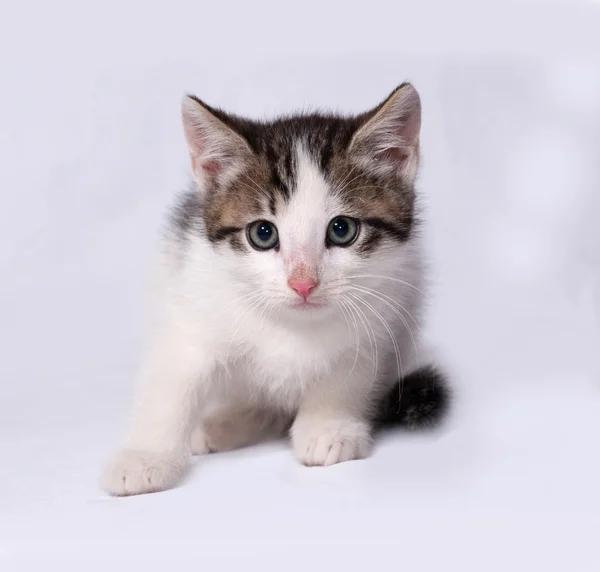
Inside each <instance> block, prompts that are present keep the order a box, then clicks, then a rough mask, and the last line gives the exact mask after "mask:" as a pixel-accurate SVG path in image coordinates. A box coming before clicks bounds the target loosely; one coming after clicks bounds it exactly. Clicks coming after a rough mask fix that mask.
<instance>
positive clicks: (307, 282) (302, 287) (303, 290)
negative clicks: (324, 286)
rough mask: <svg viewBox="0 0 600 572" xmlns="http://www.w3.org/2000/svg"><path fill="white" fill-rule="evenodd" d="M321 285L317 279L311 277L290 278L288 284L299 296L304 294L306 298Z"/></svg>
mask: <svg viewBox="0 0 600 572" xmlns="http://www.w3.org/2000/svg"><path fill="white" fill-rule="evenodd" d="M318 285H319V283H318V282H317V281H316V280H311V279H306V278H305V279H300V280H296V279H294V278H290V279H289V280H288V286H289V287H290V288H291V289H292V290H294V291H295V292H296V293H297V294H298V296H302V297H303V298H304V299H305V300H306V298H308V295H309V294H310V293H311V292H312V291H313V290H314V289H315V288H316V287H317V286H318Z"/></svg>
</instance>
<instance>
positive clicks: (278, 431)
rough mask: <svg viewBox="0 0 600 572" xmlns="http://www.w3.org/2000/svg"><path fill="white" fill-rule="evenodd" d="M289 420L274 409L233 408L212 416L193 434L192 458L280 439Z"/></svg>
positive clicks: (236, 406) (287, 426) (241, 406)
mask: <svg viewBox="0 0 600 572" xmlns="http://www.w3.org/2000/svg"><path fill="white" fill-rule="evenodd" d="M291 422H292V418H291V416H290V415H287V414H285V413H283V412H280V411H277V410H275V409H266V408H261V407H253V406H252V405H242V404H239V405H233V406H230V407H226V408H222V409H220V410H218V411H215V412H213V413H211V414H210V415H209V416H208V417H206V418H205V419H203V420H202V421H201V423H200V424H199V425H197V426H196V428H195V429H194V431H193V432H192V437H191V448H192V454H194V455H203V454H205V453H215V452H219V451H230V450H232V449H239V448H241V447H247V446H249V445H254V444H256V443H260V442H262V441H269V440H273V439H279V438H281V437H283V436H284V435H285V433H286V431H287V430H288V429H289V428H290V425H291Z"/></svg>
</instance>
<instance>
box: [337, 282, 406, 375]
mask: <svg viewBox="0 0 600 572" xmlns="http://www.w3.org/2000/svg"><path fill="white" fill-rule="evenodd" d="M348 295H349V296H352V297H353V298H354V299H355V300H356V301H357V302H360V303H361V304H363V305H364V306H365V307H366V308H368V309H369V310H371V312H372V313H373V314H374V315H375V317H376V318H377V319H378V320H379V321H380V322H381V324H382V325H383V327H384V328H385V329H386V330H387V333H388V334H389V336H390V339H391V340H392V344H393V346H394V351H395V352H396V365H397V366H398V376H399V379H403V378H404V368H403V367H402V359H401V358H400V348H399V346H398V342H397V340H396V336H394V332H393V331H392V329H391V328H390V326H389V324H388V323H387V322H386V320H385V318H383V316H382V315H381V314H380V313H379V312H378V311H377V310H376V309H375V308H373V306H372V305H371V304H369V302H367V301H366V300H364V299H363V298H361V297H360V296H359V295H358V294H354V293H353V292H349V293H348Z"/></svg>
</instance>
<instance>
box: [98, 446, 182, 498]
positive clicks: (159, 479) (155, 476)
mask: <svg viewBox="0 0 600 572" xmlns="http://www.w3.org/2000/svg"><path fill="white" fill-rule="evenodd" d="M186 464H187V463H186V459H185V457H183V456H181V455H168V454H161V453H154V452H151V451H135V450H127V449H125V450H123V451H119V452H118V453H117V454H116V455H115V456H114V457H113V458H112V459H111V461H110V462H109V464H108V466H107V467H106V470H105V471H104V474H103V476H102V480H101V485H102V488H103V489H104V490H105V491H106V492H107V493H109V494H111V495H114V496H128V495H140V494H144V493H153V492H158V491H164V490H166V489H169V488H171V487H173V486H174V485H175V484H176V483H177V482H178V481H179V480H180V479H181V477H182V476H183V472H184V471H185V468H186Z"/></svg>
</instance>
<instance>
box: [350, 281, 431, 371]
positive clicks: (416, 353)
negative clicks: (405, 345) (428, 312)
mask: <svg viewBox="0 0 600 572" xmlns="http://www.w3.org/2000/svg"><path fill="white" fill-rule="evenodd" d="M351 288H352V289H353V290H357V291H359V292H362V293H363V294H368V295H369V296H373V297H374V298H377V299H378V300H380V301H381V302H383V303H384V304H385V305H386V306H389V308H390V309H391V310H392V312H394V313H395V314H396V315H397V316H398V317H399V318H400V319H401V320H402V323H403V324H404V327H405V328H406V330H407V331H408V334H409V335H410V339H411V341H412V345H413V347H414V349H415V358H416V360H417V364H418V363H420V361H421V360H420V359H419V350H418V348H417V342H416V340H415V336H414V334H413V331H412V329H411V328H410V325H409V323H408V322H407V321H406V318H405V317H404V316H403V315H402V313H401V312H400V311H399V310H398V309H397V308H395V307H394V306H393V305H392V304H391V303H390V302H388V301H387V300H385V299H384V298H382V297H381V296H380V295H379V294H377V293H376V292H369V291H368V290H363V289H362V288H360V287H357V286H352V287H351ZM390 300H392V298H390ZM392 301H393V300H392ZM401 307H402V306H401ZM413 321H414V318H413ZM415 323H416V322H415ZM417 327H418V324H417Z"/></svg>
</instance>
